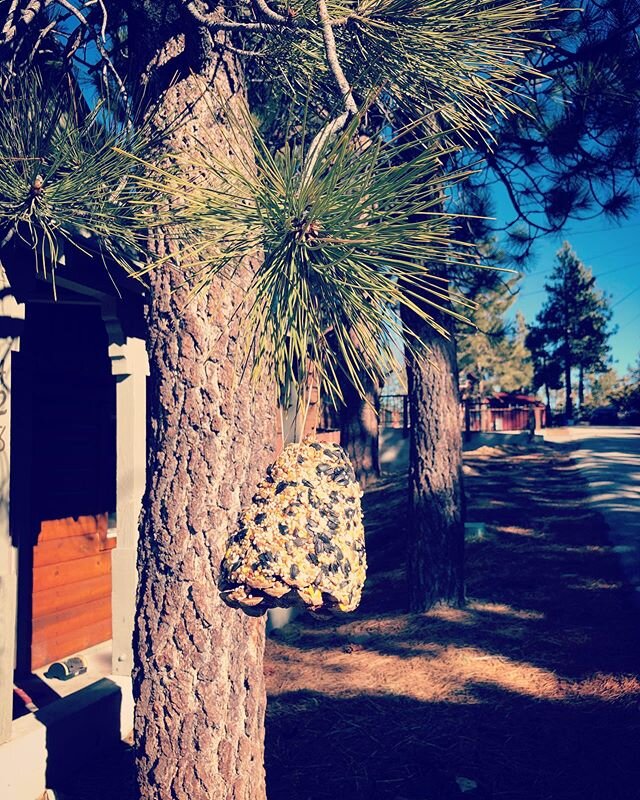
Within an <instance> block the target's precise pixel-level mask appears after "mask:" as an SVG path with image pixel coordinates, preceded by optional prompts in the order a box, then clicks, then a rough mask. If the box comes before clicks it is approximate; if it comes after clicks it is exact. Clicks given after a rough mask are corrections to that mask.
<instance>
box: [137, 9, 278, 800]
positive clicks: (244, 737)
mask: <svg viewBox="0 0 640 800" xmlns="http://www.w3.org/2000/svg"><path fill="white" fill-rule="evenodd" d="M126 5H127V10H128V12H129V25H130V41H131V42H133V43H135V46H134V47H132V48H131V52H132V54H133V56H134V57H135V59H136V61H137V64H138V69H137V72H136V75H134V76H133V77H134V81H135V80H136V79H138V80H141V81H143V82H144V83H145V87H146V95H145V96H146V99H147V100H149V101H158V103H159V105H158V107H157V109H156V111H155V112H154V113H155V115H156V116H155V119H156V121H157V122H160V123H161V122H163V121H164V122H166V121H170V120H174V119H175V118H176V117H177V115H179V114H180V113H183V112H184V111H185V109H188V114H187V116H186V118H185V120H184V123H183V124H181V126H180V127H179V128H177V129H176V130H173V131H172V133H171V135H170V136H169V138H168V140H167V145H168V147H169V149H173V150H178V151H183V152H184V151H187V152H188V151H189V148H190V147H191V146H193V143H194V141H195V140H198V139H203V138H206V140H207V142H210V143H211V146H213V147H216V146H217V147H219V148H221V149H222V148H225V152H226V153H227V155H228V149H229V148H228V146H227V147H225V143H224V139H223V138H222V136H221V135H220V134H219V133H218V134H217V133H216V131H220V127H219V126H221V125H224V117H223V115H220V114H217V113H215V112H214V111H212V107H211V105H210V104H208V103H207V102H206V96H205V95H206V94H207V91H208V92H211V93H213V95H215V96H217V98H218V99H219V100H222V101H223V102H224V101H228V100H229V101H230V103H231V104H232V105H233V104H234V103H243V102H244V101H245V95H244V88H243V83H242V79H241V75H240V73H239V70H238V67H237V65H236V64H235V63H234V61H233V58H232V57H230V56H229V55H228V54H225V53H224V51H223V50H222V49H221V48H216V47H215V46H214V43H213V42H212V41H211V39H210V37H209V35H208V34H206V33H204V32H203V31H201V30H198V29H197V28H195V27H192V26H191V23H190V21H189V19H188V17H184V16H182V15H181V14H180V13H179V11H178V7H179V6H180V4H177V3H173V2H169V1H168V0H163V1H162V2H158V0H153V2H152V0H131V2H129V3H127V4H126ZM203 86H208V87H209V88H208V90H206V91H204V92H203ZM205 133H206V137H205ZM158 246H159V247H160V248H161V249H162V247H163V246H165V243H163V242H161V241H160V242H158ZM248 266H249V267H250V265H248ZM249 275H250V269H244V270H242V271H239V272H238V273H237V274H236V275H235V277H234V280H233V281H224V280H216V281H215V282H214V283H213V285H212V286H211V289H210V291H209V292H205V293H203V294H201V295H199V296H198V297H197V298H196V299H195V300H193V301H192V302H191V303H190V304H186V302H185V301H186V297H185V291H184V290H183V289H180V288H179V286H180V284H181V282H182V281H183V275H181V274H180V272H179V271H176V270H174V269H172V267H171V266H167V267H162V268H159V269H157V270H156V271H155V272H152V273H151V276H150V289H151V291H150V300H149V309H148V350H149V358H150V368H151V379H150V426H151V429H150V442H149V462H148V487H147V492H146V497H145V500H144V511H143V518H142V525H141V536H140V548H139V557H138V568H139V587H138V607H137V615H136V633H135V640H134V650H135V669H134V693H135V698H136V713H135V740H136V748H137V765H138V782H139V788H140V797H141V800H214V798H215V800H261V798H264V797H265V784H264V766H263V764H264V760H263V742H264V711H265V688H264V681H263V672H262V657H263V647H264V621H263V620H262V619H254V618H249V617H247V616H245V615H244V614H243V612H241V611H237V610H231V609H229V608H228V607H226V606H225V605H224V604H223V603H222V602H221V600H220V599H219V596H218V591H217V579H218V569H219V564H220V561H221V558H222V556H223V551H224V546H225V540H226V537H227V535H228V533H229V531H231V530H232V529H233V528H234V526H235V524H236V520H237V515H238V512H239V510H240V508H241V505H242V504H243V503H245V502H247V501H248V500H249V499H250V497H251V495H252V493H253V490H254V487H255V485H256V482H257V481H258V479H259V475H260V473H261V472H262V470H263V469H264V467H265V466H266V463H267V461H268V460H269V458H270V455H271V453H272V448H271V441H272V439H273V434H274V430H275V428H274V419H273V417H274V414H273V397H274V395H273V393H272V392H271V391H270V389H269V387H268V385H267V386H264V383H263V384H262V387H259V386H256V385H251V384H250V383H249V381H248V379H247V378H246V377H241V372H242V369H241V368H242V363H241V354H240V352H239V346H238V335H239V334H238V330H237V321H236V317H237V315H235V316H234V310H235V309H236V306H237V305H238V303H239V300H240V299H241V298H242V296H243V294H244V293H245V292H246V288H247V283H248V279H249Z"/></svg>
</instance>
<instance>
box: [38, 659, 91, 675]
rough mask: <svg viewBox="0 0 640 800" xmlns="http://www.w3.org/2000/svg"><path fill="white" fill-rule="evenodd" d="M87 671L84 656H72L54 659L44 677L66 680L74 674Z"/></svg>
mask: <svg viewBox="0 0 640 800" xmlns="http://www.w3.org/2000/svg"><path fill="white" fill-rule="evenodd" d="M86 671H87V661H86V659H85V657H84V656H72V657H71V658H66V659H65V660H64V661H54V662H53V664H51V666H50V667H49V669H48V670H47V672H46V674H45V678H57V679H58V680H60V681H68V680H70V679H71V678H75V677H76V675H82V674H83V673H85V672H86Z"/></svg>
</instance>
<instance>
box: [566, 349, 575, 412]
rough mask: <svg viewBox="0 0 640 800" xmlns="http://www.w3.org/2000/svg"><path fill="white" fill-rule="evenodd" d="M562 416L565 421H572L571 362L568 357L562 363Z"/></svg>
mask: <svg viewBox="0 0 640 800" xmlns="http://www.w3.org/2000/svg"><path fill="white" fill-rule="evenodd" d="M564 391H565V403H564V415H565V417H566V419H567V420H570V419H573V394H572V389H571V361H569V356H567V357H566V360H565V362H564Z"/></svg>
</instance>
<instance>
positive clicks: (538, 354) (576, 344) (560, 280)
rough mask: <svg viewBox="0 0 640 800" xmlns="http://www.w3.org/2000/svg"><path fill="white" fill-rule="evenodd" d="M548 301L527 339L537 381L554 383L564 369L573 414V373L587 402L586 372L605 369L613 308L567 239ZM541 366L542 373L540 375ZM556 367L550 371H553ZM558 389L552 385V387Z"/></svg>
mask: <svg viewBox="0 0 640 800" xmlns="http://www.w3.org/2000/svg"><path fill="white" fill-rule="evenodd" d="M556 258H557V263H556V265H555V268H554V271H553V273H552V275H551V279H550V281H549V283H547V284H545V289H546V291H547V295H548V296H547V300H546V302H545V304H544V305H543V307H542V309H541V311H540V312H539V314H538V315H537V317H536V322H535V325H534V326H533V327H532V331H531V334H530V336H529V338H528V345H529V347H530V349H531V350H532V351H533V352H534V353H535V357H534V364H535V366H536V370H537V375H536V382H537V383H538V385H543V384H544V385H547V386H548V385H549V383H550V382H551V378H555V379H556V380H557V378H558V370H559V369H561V371H562V375H563V382H564V389H565V414H566V417H567V419H571V418H572V417H573V410H574V403H573V391H572V374H573V372H574V371H577V373H578V397H579V404H580V405H581V406H582V405H584V375H585V374H586V373H587V372H595V373H598V372H605V371H606V369H607V365H608V361H609V356H610V346H609V337H610V335H611V333H612V330H611V328H610V327H609V326H610V322H611V308H610V301H609V298H608V296H607V295H606V294H604V293H603V292H601V291H599V290H598V289H596V287H595V281H596V279H595V277H594V276H593V274H592V272H591V270H590V269H589V268H588V267H586V266H585V265H584V264H583V263H582V261H580V259H579V258H578V256H577V255H576V253H575V252H574V251H573V250H572V249H571V245H570V244H569V243H568V242H565V243H564V244H563V245H562V247H561V248H560V250H559V251H558V253H557V255H556ZM541 370H542V373H541ZM550 371H551V374H550ZM551 388H553V387H551Z"/></svg>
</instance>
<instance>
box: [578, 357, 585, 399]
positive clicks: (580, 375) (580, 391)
mask: <svg viewBox="0 0 640 800" xmlns="http://www.w3.org/2000/svg"><path fill="white" fill-rule="evenodd" d="M578 370H579V371H578V404H579V406H580V411H582V409H583V407H584V367H583V366H582V364H580V367H579V368H578Z"/></svg>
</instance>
